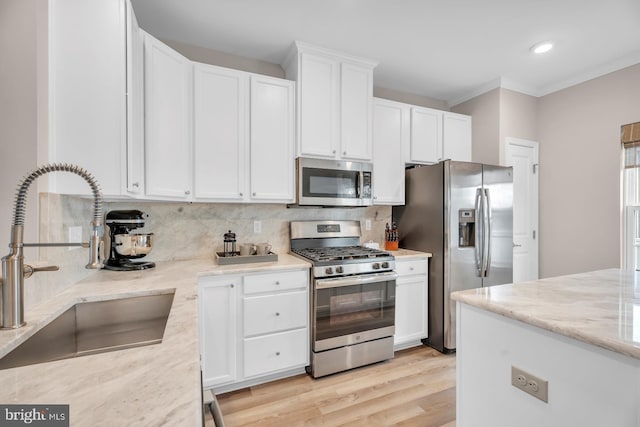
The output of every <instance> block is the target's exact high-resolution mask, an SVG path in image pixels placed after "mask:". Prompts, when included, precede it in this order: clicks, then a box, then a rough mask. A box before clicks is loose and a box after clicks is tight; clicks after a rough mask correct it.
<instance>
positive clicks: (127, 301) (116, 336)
mask: <svg viewBox="0 0 640 427" xmlns="http://www.w3.org/2000/svg"><path fill="white" fill-rule="evenodd" d="M174 293H175V291H174V292H171V293H167V294H160V295H149V296H140V297H130V298H121V299H112V300H107V301H95V302H82V303H78V304H75V305H74V306H73V307H71V308H69V309H68V310H67V311H65V312H64V313H62V314H61V315H60V316H58V317H56V318H55V319H54V320H52V321H51V322H50V323H48V324H47V325H46V326H45V327H44V328H42V329H41V330H39V331H38V332H36V333H35V334H34V335H33V336H31V337H29V338H28V339H27V340H26V341H25V342H24V343H22V344H20V345H19V346H18V347H16V348H15V349H14V350H13V351H11V352H10V353H8V354H7V355H6V356H4V357H3V358H2V359H0V369H8V368H15V367H17V366H26V365H34V364H36V363H44V362H51V361H54V360H60V359H68V358H72V357H80V356H86V355H89V354H96V353H104V352H108V351H115V350H123V349H126V348H131V347H139V346H143V345H150V344H157V343H160V342H162V336H163V335H164V328H165V326H166V324H167V318H168V317H169V311H170V310H171V304H172V303H173V296H174Z"/></svg>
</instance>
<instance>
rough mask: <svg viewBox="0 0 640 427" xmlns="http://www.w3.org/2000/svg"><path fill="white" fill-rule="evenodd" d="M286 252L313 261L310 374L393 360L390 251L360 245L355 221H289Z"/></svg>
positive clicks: (392, 283)
mask: <svg viewBox="0 0 640 427" xmlns="http://www.w3.org/2000/svg"><path fill="white" fill-rule="evenodd" d="M290 225H291V253H292V254H293V255H296V256H298V257H300V258H303V259H305V260H307V261H310V262H311V263H312V268H311V283H312V289H311V301H310V304H311V305H310V311H309V312H310V315H311V319H310V320H311V346H310V347H311V358H310V360H311V364H310V366H309V367H308V368H307V371H308V372H309V373H310V374H311V376H313V377H314V378H318V377H322V376H325V375H329V374H333V373H335V372H340V371H344V370H347V369H351V368H355V367H358V366H363V365H368V364H370V363H375V362H379V361H382V360H386V359H390V358H393V334H394V332H395V326H394V324H395V292H396V289H395V287H396V278H397V277H398V275H397V274H396V273H395V272H394V271H393V270H394V268H395V261H394V257H393V255H391V254H390V253H388V252H385V251H381V250H378V249H369V248H366V247H363V246H360V235H361V234H360V222H359V221H292V222H291V224H290Z"/></svg>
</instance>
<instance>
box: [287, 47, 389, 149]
mask: <svg viewBox="0 0 640 427" xmlns="http://www.w3.org/2000/svg"><path fill="white" fill-rule="evenodd" d="M376 65H377V64H376V63H375V62H372V61H369V60H366V59H362V58H357V57H354V56H350V55H345V54H342V53H339V52H335V51H332V50H329V49H324V48H319V47H315V46H311V45H308V44H305V43H300V42H295V44H294V48H293V49H292V51H291V52H290V54H289V56H288V57H287V59H286V60H285V62H284V64H283V68H284V69H285V72H286V75H287V78H289V79H293V80H296V82H297V100H298V108H297V111H298V116H297V117H298V119H297V120H298V148H297V155H299V156H308V157H318V158H332V159H333V158H335V159H347V160H371V158H372V152H373V149H372V144H373V142H372V125H371V124H372V121H371V117H372V102H373V69H374V67H375V66H376Z"/></svg>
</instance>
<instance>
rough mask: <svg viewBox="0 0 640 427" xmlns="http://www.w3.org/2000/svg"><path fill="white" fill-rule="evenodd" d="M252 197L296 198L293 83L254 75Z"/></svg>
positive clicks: (282, 200)
mask: <svg viewBox="0 0 640 427" xmlns="http://www.w3.org/2000/svg"><path fill="white" fill-rule="evenodd" d="M250 134H251V143H250V153H251V154H250V156H251V167H250V170H251V172H250V175H251V176H250V180H251V200H252V201H266V202H276V201H278V202H283V203H287V202H293V200H294V182H295V163H294V162H295V158H294V150H295V146H294V144H295V139H294V135H295V93H294V83H293V82H291V81H288V80H282V79H275V78H270V77H266V76H258V75H252V76H251V133H250Z"/></svg>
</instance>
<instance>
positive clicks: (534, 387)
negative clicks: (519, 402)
mask: <svg viewBox="0 0 640 427" xmlns="http://www.w3.org/2000/svg"><path fill="white" fill-rule="evenodd" d="M511 385H512V386H514V387H515V388H518V389H520V390H522V391H524V392H525V393H528V394H530V395H531V396H533V397H537V398H538V399H540V400H542V401H543V402H545V403H549V381H547V380H543V379H542V378H540V377H536V376H535V375H533V374H530V373H528V372H526V371H523V370H522V369H520V368H516V367H515V366H511Z"/></svg>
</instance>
